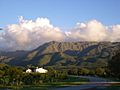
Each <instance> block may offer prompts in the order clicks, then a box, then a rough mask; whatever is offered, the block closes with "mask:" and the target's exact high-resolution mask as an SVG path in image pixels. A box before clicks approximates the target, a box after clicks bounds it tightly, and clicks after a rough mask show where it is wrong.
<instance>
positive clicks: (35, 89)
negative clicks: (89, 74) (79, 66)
mask: <svg viewBox="0 0 120 90" xmlns="http://www.w3.org/2000/svg"><path fill="white" fill-rule="evenodd" d="M86 82H89V80H88V79H85V78H80V77H72V76H68V78H67V79H65V80H61V81H59V82H52V83H43V84H41V85H22V86H0V90H2V89H3V90H5V89H6V88H8V89H14V90H51V89H52V88H58V87H65V86H72V85H81V84H85V83H86Z"/></svg>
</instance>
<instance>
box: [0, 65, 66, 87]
mask: <svg viewBox="0 0 120 90" xmlns="http://www.w3.org/2000/svg"><path fill="white" fill-rule="evenodd" d="M66 78H67V73H66V72H63V71H58V70H53V69H52V68H48V73H45V74H41V73H35V72H33V73H26V72H24V69H23V68H20V67H13V66H8V65H5V64H1V65H0V85H3V86H20V85H41V84H45V83H51V82H59V81H60V80H63V79H66Z"/></svg>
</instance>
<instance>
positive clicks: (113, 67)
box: [108, 50, 120, 79]
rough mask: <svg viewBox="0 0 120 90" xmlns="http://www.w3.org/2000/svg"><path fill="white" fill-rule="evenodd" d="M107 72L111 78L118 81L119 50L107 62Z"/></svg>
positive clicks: (119, 76) (119, 67) (119, 72)
mask: <svg viewBox="0 0 120 90" xmlns="http://www.w3.org/2000/svg"><path fill="white" fill-rule="evenodd" d="M108 70H109V74H110V76H111V77H114V78H117V79H120V50H119V51H118V52H117V54H116V55H115V56H113V57H112V59H111V60H109V62H108Z"/></svg>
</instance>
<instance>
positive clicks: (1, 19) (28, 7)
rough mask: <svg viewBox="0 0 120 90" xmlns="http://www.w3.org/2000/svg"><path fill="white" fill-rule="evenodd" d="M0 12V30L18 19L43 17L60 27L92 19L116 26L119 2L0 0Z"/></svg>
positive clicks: (119, 9) (119, 18)
mask: <svg viewBox="0 0 120 90" xmlns="http://www.w3.org/2000/svg"><path fill="white" fill-rule="evenodd" d="M0 11H1V13H0V27H4V26H6V25H8V24H13V23H17V22H18V19H17V18H18V16H24V17H25V19H33V20H35V19H36V18H37V17H47V18H48V19H50V21H51V23H52V24H53V25H54V26H58V27H61V28H70V27H73V26H74V25H75V24H76V23H77V22H86V21H89V20H93V19H96V20H98V21H100V22H102V23H103V24H105V25H113V24H119V23H120V0H0Z"/></svg>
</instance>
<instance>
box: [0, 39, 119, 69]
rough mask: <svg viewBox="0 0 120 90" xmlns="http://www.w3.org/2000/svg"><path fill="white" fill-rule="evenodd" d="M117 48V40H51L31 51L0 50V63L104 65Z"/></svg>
mask: <svg viewBox="0 0 120 90" xmlns="http://www.w3.org/2000/svg"><path fill="white" fill-rule="evenodd" d="M119 49H120V43H119V42H56V41H51V42H48V43H45V44H43V45H41V46H39V47H38V48H36V49H34V50H31V51H11V52H10V51H9V52H7V51H6V52H5V51H1V52H0V63H6V64H10V65H15V66H27V65H35V66H56V67H58V66H80V67H90V68H91V67H99V66H100V67H105V66H107V61H108V60H109V59H111V57H112V56H114V55H115V54H116V52H117V51H118V50H119Z"/></svg>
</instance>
